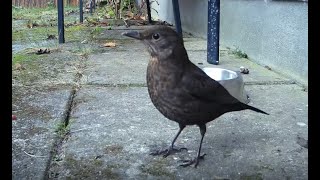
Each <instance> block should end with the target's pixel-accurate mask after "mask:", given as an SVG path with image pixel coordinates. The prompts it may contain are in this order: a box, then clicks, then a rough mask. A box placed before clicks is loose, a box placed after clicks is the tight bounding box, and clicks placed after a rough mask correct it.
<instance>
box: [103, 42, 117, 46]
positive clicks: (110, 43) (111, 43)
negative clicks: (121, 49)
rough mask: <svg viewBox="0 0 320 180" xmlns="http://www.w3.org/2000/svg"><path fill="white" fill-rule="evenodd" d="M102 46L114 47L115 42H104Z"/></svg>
mask: <svg viewBox="0 0 320 180" xmlns="http://www.w3.org/2000/svg"><path fill="white" fill-rule="evenodd" d="M103 46H104V47H116V42H115V41H113V42H106V43H104V44H103Z"/></svg>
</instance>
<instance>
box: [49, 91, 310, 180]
mask: <svg viewBox="0 0 320 180" xmlns="http://www.w3.org/2000/svg"><path fill="white" fill-rule="evenodd" d="M246 89H247V91H248V93H249V95H250V97H251V102H250V104H251V105H254V106H256V107H258V108H261V109H263V110H265V111H266V112H268V113H270V115H269V116H266V115H263V114H258V113H256V112H252V111H249V110H246V111H241V112H233V113H228V114H225V115H222V116H221V117H219V118H218V119H217V120H216V121H214V122H210V123H208V130H207V134H206V136H205V139H204V143H203V149H202V152H203V153H206V154H207V156H206V157H205V160H204V161H201V162H200V165H199V166H198V168H197V169H195V168H193V167H187V168H182V167H179V166H178V165H179V160H182V159H189V158H191V157H194V156H195V155H196V150H197V148H198V145H199V141H200V133H199V130H198V128H197V127H195V126H191V127H187V128H186V129H185V130H184V131H183V132H182V134H181V136H180V137H179V139H178V140H177V146H180V147H187V148H188V149H189V151H186V152H181V153H179V154H175V155H172V156H169V157H167V158H163V157H153V156H150V155H149V153H150V151H151V150H153V149H155V148H159V147H167V145H169V143H170V141H171V140H172V138H173V136H174V135H175V134H176V132H177V131H178V125H177V124H176V123H175V122H172V121H169V120H167V119H166V118H164V117H163V116H162V115H161V114H160V113H159V112H158V111H157V110H156V109H155V108H154V106H153V105H152V103H151V101H150V99H149V96H148V94H147V88H145V87H98V86H85V87H83V88H82V89H81V90H80V91H78V93H77V96H76V98H75V102H74V103H75V106H74V109H73V111H72V114H71V119H70V128H71V133H70V136H69V137H68V141H67V142H66V143H65V144H63V145H62V148H61V151H60V152H59V153H60V157H63V159H62V161H60V162H59V163H54V165H53V166H51V169H50V171H51V173H52V174H55V173H58V175H57V177H56V178H58V179H65V178H71V179H130V178H131V179H307V168H308V161H307V159H308V151H307V149H306V148H305V147H302V146H301V143H298V142H299V141H298V140H297V139H298V137H300V139H305V140H307V139H308V137H307V133H308V128H307V126H306V125H307V124H308V117H307V111H308V101H307V92H304V91H302V88H301V87H299V86H297V85H263V86H262V85H247V86H246Z"/></svg>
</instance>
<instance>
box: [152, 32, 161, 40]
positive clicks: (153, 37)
mask: <svg viewBox="0 0 320 180" xmlns="http://www.w3.org/2000/svg"><path fill="white" fill-rule="evenodd" d="M159 38H160V35H159V34H158V33H155V34H152V39H155V40H157V39H159Z"/></svg>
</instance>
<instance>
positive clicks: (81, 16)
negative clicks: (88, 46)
mask: <svg viewBox="0 0 320 180" xmlns="http://www.w3.org/2000/svg"><path fill="white" fill-rule="evenodd" d="M79 11H80V23H83V0H79Z"/></svg>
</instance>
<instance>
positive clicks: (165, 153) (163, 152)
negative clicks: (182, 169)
mask: <svg viewBox="0 0 320 180" xmlns="http://www.w3.org/2000/svg"><path fill="white" fill-rule="evenodd" d="M179 127H180V129H179V132H178V133H177V134H176V136H175V137H174V139H173V141H172V142H171V145H170V146H169V148H168V149H165V150H158V151H155V152H152V153H150V155H153V156H156V155H163V157H167V156H169V155H170V154H173V153H175V152H180V151H181V150H187V148H174V147H173V145H174V143H175V142H176V140H177V138H178V137H179V135H180V133H181V131H182V130H183V129H184V128H185V127H186V126H185V125H181V124H179Z"/></svg>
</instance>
